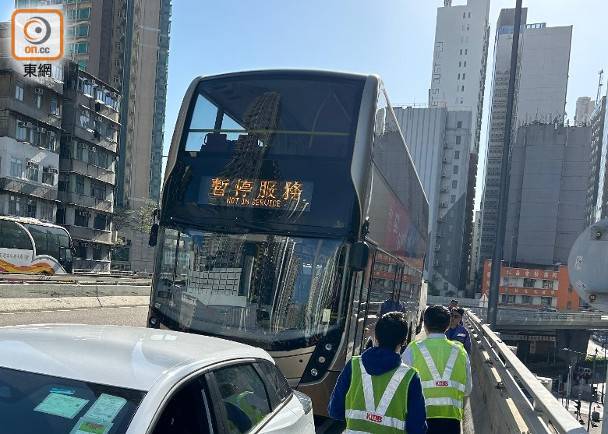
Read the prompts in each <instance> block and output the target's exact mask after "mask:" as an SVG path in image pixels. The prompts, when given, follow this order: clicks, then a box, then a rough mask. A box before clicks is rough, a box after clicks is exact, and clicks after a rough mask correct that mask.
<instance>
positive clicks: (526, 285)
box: [524, 277, 536, 288]
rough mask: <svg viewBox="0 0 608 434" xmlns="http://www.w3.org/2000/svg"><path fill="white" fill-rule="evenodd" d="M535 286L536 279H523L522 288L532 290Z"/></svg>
mask: <svg viewBox="0 0 608 434" xmlns="http://www.w3.org/2000/svg"><path fill="white" fill-rule="evenodd" d="M535 285H536V279H528V278H527V277H526V278H524V288H534V286H535Z"/></svg>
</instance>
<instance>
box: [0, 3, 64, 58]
mask: <svg viewBox="0 0 608 434" xmlns="http://www.w3.org/2000/svg"><path fill="white" fill-rule="evenodd" d="M63 33H64V26H63V12H62V11H61V10H59V9H16V10H15V11H14V12H13V15H12V17H11V52H12V55H13V57H14V58H15V60H34V61H42V60H46V61H50V60H59V59H61V58H62V57H63Z"/></svg>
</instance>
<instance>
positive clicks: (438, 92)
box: [429, 0, 490, 296]
mask: <svg viewBox="0 0 608 434" xmlns="http://www.w3.org/2000/svg"><path fill="white" fill-rule="evenodd" d="M489 13H490V0H467V2H466V4H464V5H452V1H451V0H445V2H444V6H443V7H440V8H438V9H437V26H436V30H435V48H434V53H433V71H432V79H431V88H430V90H429V106H430V107H445V108H447V109H448V110H450V111H468V112H470V114H471V116H470V119H471V124H470V125H465V126H464V128H465V129H467V130H470V132H471V133H470V135H469V138H468V140H469V141H470V143H469V144H468V146H467V149H469V150H470V152H468V153H467V154H466V155H463V157H462V158H463V159H464V158H466V159H467V160H468V161H467V173H466V175H465V176H466V177H467V179H466V180H465V181H464V185H463V186H464V187H465V188H464V196H463V199H464V202H463V203H464V210H463V212H464V215H463V216H462V218H463V219H464V220H463V222H464V233H463V237H464V242H463V243H462V251H461V252H460V257H461V258H462V264H460V266H459V267H458V268H459V269H461V270H462V272H461V273H460V274H459V276H460V279H461V280H460V281H459V282H457V283H455V286H456V287H458V289H459V290H464V289H465V287H466V282H467V278H466V275H467V267H468V266H469V256H470V253H471V244H472V238H473V204H474V199H475V184H476V179H477V162H478V153H479V138H480V132H481V121H482V114H483V98H484V90H485V82H486V65H487V58H488V44H489V40H490V38H489V35H490V25H489ZM459 244H460V243H459ZM468 295H469V296H472V295H473V294H468Z"/></svg>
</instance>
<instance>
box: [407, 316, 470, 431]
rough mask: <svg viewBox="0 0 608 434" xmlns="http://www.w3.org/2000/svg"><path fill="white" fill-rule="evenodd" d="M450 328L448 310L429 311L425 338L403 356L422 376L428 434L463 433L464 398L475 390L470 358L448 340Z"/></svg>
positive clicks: (425, 321)
mask: <svg viewBox="0 0 608 434" xmlns="http://www.w3.org/2000/svg"><path fill="white" fill-rule="evenodd" d="M449 325H450V311H449V310H448V309H447V308H446V307H444V306H439V305H436V306H430V307H428V308H427V309H426V311H425V312H424V328H425V331H426V335H427V336H426V338H425V339H424V340H421V341H416V342H412V343H411V344H410V345H409V346H408V347H407V348H406V350H405V351H404V352H403V356H402V357H403V361H404V362H405V363H406V364H408V365H410V366H412V367H414V368H416V370H417V371H418V374H419V375H420V381H421V383H422V393H423V394H424V399H425V404H426V417H427V425H428V428H429V429H428V432H427V434H458V433H460V432H461V427H460V425H461V422H462V418H463V413H464V398H465V396H469V395H470V393H471V389H472V382H471V365H470V362H469V356H468V355H467V352H466V351H465V349H464V347H463V346H462V344H461V343H460V342H454V341H449V340H448V339H447V338H446V336H445V332H446V330H447V329H448V327H449Z"/></svg>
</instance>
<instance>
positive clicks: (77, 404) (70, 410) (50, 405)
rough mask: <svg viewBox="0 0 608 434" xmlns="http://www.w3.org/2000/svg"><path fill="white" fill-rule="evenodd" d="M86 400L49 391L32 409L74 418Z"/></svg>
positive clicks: (85, 403)
mask: <svg viewBox="0 0 608 434" xmlns="http://www.w3.org/2000/svg"><path fill="white" fill-rule="evenodd" d="M88 402H89V400H88V399H81V398H76V397H74V396H68V395H64V394H60V393H49V394H48V395H47V397H46V398H44V400H43V401H42V402H41V403H40V404H38V406H37V407H36V408H35V409H34V411H38V412H40V413H46V414H51V415H53V416H60V417H65V418H66V419H74V418H75V417H76V415H77V414H78V413H79V412H80V410H82V409H83V408H84V406H85V405H87V403H88Z"/></svg>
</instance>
